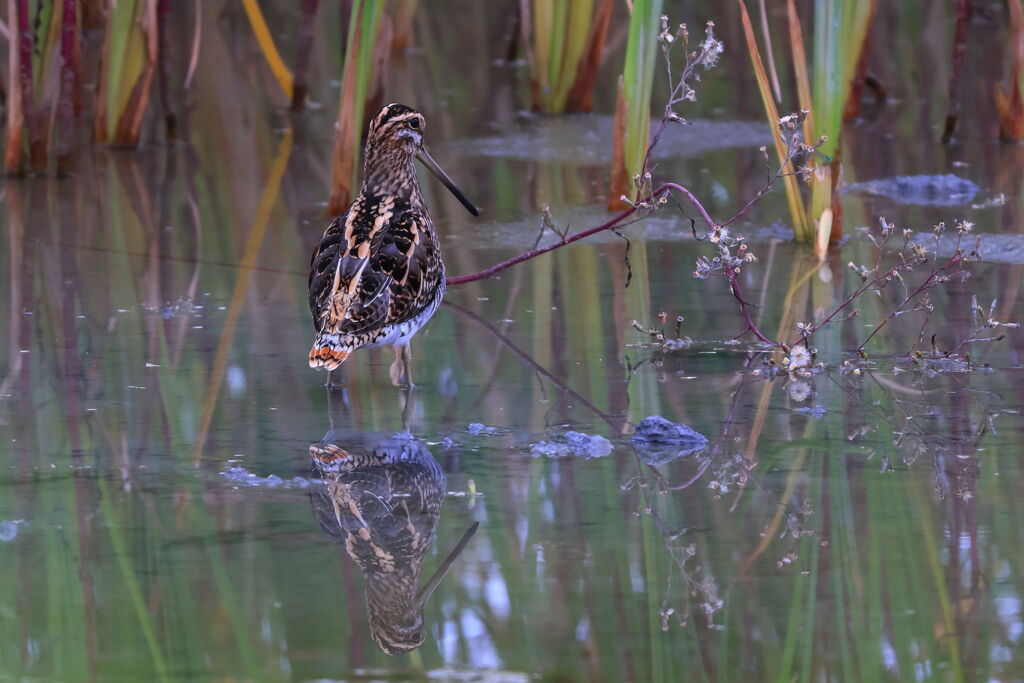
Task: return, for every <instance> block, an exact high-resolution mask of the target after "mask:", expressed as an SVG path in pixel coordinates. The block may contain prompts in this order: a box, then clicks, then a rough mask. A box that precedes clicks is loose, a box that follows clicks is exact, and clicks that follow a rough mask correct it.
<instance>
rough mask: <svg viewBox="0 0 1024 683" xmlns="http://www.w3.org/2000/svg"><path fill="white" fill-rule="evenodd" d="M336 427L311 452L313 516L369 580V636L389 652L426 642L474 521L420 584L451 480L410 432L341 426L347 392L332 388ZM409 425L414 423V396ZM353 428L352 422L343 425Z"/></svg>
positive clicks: (367, 590)
mask: <svg viewBox="0 0 1024 683" xmlns="http://www.w3.org/2000/svg"><path fill="white" fill-rule="evenodd" d="M329 391H330V393H329V394H328V396H329V397H330V399H331V401H330V402H331V407H332V410H331V413H332V420H331V429H330V431H328V432H327V434H326V435H325V436H324V438H323V440H322V441H320V442H318V443H315V444H311V445H310V447H309V454H310V468H311V475H312V476H311V479H313V480H317V479H319V480H322V484H318V485H314V486H312V487H310V500H311V503H312V506H313V514H314V516H315V517H316V520H317V522H318V523H319V524H320V527H321V528H322V529H323V530H324V532H325V533H326V534H327V535H328V536H330V538H331V540H332V541H334V542H335V543H338V544H340V545H343V546H344V547H345V550H346V551H347V552H348V554H349V556H350V557H351V558H352V559H353V560H355V561H356V563H357V564H358V565H359V567H360V568H361V569H362V571H363V576H364V578H365V580H366V611H367V617H368V620H369V623H370V634H371V636H372V637H373V640H374V642H375V643H376V644H377V647H379V648H380V649H381V650H382V651H384V652H385V653H387V654H392V655H394V654H401V653H404V652H409V651H411V650H415V649H416V648H418V647H419V646H420V645H422V644H423V641H424V638H425V635H426V634H425V628H424V624H423V608H424V606H425V605H426V603H427V600H428V599H429V598H430V595H431V593H433V592H434V589H435V588H437V586H438V584H439V583H440V582H441V579H443V578H444V575H445V574H446V573H447V571H448V569H449V568H451V565H452V563H453V562H454V561H455V559H456V558H457V557H458V556H459V554H460V553H461V552H462V551H463V549H465V547H466V545H467V544H468V543H469V540H470V538H472V536H473V534H474V533H475V532H476V529H477V526H478V525H479V523H474V524H473V525H472V526H470V527H469V529H467V530H466V533H465V534H463V536H462V539H461V540H460V541H459V542H458V544H457V545H456V546H455V548H454V549H452V551H451V552H450V553H449V554H448V557H446V558H445V559H444V561H443V562H442V563H441V565H440V566H439V567H438V568H437V570H436V571H435V572H434V574H433V575H432V576H431V577H430V579H429V580H428V581H427V582H426V583H424V584H423V586H422V587H420V586H419V578H420V569H421V567H422V566H423V560H424V558H425V557H426V554H427V551H428V550H429V548H430V544H431V542H432V541H433V538H434V533H435V532H436V531H437V520H438V517H439V515H440V514H441V503H442V501H443V500H444V496H445V476H444V471H443V470H442V469H441V465H440V464H439V463H438V462H437V460H436V459H435V458H434V456H433V455H432V454H431V453H430V450H429V449H428V448H427V446H426V444H425V443H424V442H423V441H421V440H420V439H417V438H415V437H414V436H412V435H411V434H410V433H409V432H408V431H407V430H406V431H403V432H397V433H394V434H390V435H386V434H375V433H367V432H359V431H356V430H354V429H350V428H347V427H344V426H340V427H339V426H337V424H336V421H335V420H334V419H333V417H334V415H333V413H334V412H335V410H334V407H335V406H337V405H338V404H339V403H340V404H341V408H342V412H347V395H346V394H345V390H344V389H339V388H331V389H329ZM405 393H406V397H405V398H406V406H407V408H406V411H405V412H404V413H403V424H404V425H406V426H407V425H408V412H409V410H408V406H409V404H410V401H411V396H410V394H411V392H409V391H407V392H405ZM345 422H346V423H347V422H348V420H345Z"/></svg>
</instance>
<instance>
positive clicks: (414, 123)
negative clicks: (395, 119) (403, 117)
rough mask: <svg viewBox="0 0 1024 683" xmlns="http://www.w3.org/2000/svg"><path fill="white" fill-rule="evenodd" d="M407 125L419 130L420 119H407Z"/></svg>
mask: <svg viewBox="0 0 1024 683" xmlns="http://www.w3.org/2000/svg"><path fill="white" fill-rule="evenodd" d="M409 127H410V128H412V129H413V130H419V129H420V120H419V119H418V118H415V119H409Z"/></svg>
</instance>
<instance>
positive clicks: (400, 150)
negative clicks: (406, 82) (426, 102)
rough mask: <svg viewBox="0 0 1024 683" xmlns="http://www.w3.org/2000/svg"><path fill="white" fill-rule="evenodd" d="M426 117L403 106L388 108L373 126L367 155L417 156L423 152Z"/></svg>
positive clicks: (395, 105)
mask: <svg viewBox="0 0 1024 683" xmlns="http://www.w3.org/2000/svg"><path fill="white" fill-rule="evenodd" d="M426 127H427V120H426V119H425V118H423V114H421V113H419V112H418V111H416V110H415V109H413V108H412V107H407V106H405V105H404V104H386V105H384V106H383V107H381V109H380V111H379V112H377V115H376V116H374V117H373V121H371V122H370V131H369V133H368V134H367V136H366V149H367V152H373V153H375V154H396V153H397V154H407V155H409V156H415V155H416V154H419V152H420V150H421V149H422V148H423V131H424V130H425V129H426Z"/></svg>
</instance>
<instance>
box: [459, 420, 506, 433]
mask: <svg viewBox="0 0 1024 683" xmlns="http://www.w3.org/2000/svg"><path fill="white" fill-rule="evenodd" d="M466 431H467V432H469V433H470V434H472V435H473V436H477V435H480V434H482V435H484V436H494V435H495V434H501V430H500V429H498V428H497V427H488V426H487V425H485V424H482V423H480V422H471V423H470V424H468V425H466Z"/></svg>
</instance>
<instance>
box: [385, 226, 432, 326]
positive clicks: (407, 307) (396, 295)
mask: <svg viewBox="0 0 1024 683" xmlns="http://www.w3.org/2000/svg"><path fill="white" fill-rule="evenodd" d="M429 221H430V219H429V218H428V217H427V216H425V215H424V214H423V213H421V212H420V211H417V210H415V209H409V210H407V211H403V212H402V213H401V214H400V215H398V216H397V217H396V219H395V220H394V221H392V222H391V224H390V225H389V227H388V229H387V231H384V232H382V233H381V234H380V242H379V244H378V245H375V248H374V250H373V251H374V266H375V268H376V269H378V270H379V271H380V272H384V273H387V274H388V276H389V277H390V278H391V284H390V286H389V295H390V301H389V310H388V316H387V318H388V322H389V323H391V324H398V323H402V322H405V321H406V320H409V319H410V318H413V317H414V316H415V315H416V314H418V313H419V312H420V311H422V310H423V309H424V308H426V307H427V306H428V305H429V304H430V302H431V301H432V300H433V298H434V296H435V294H436V292H437V287H438V286H439V285H440V284H441V280H443V278H444V270H443V266H442V264H441V255H440V249H439V247H438V244H437V239H436V238H435V237H434V234H433V232H432V230H431V229H430V224H429Z"/></svg>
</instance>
